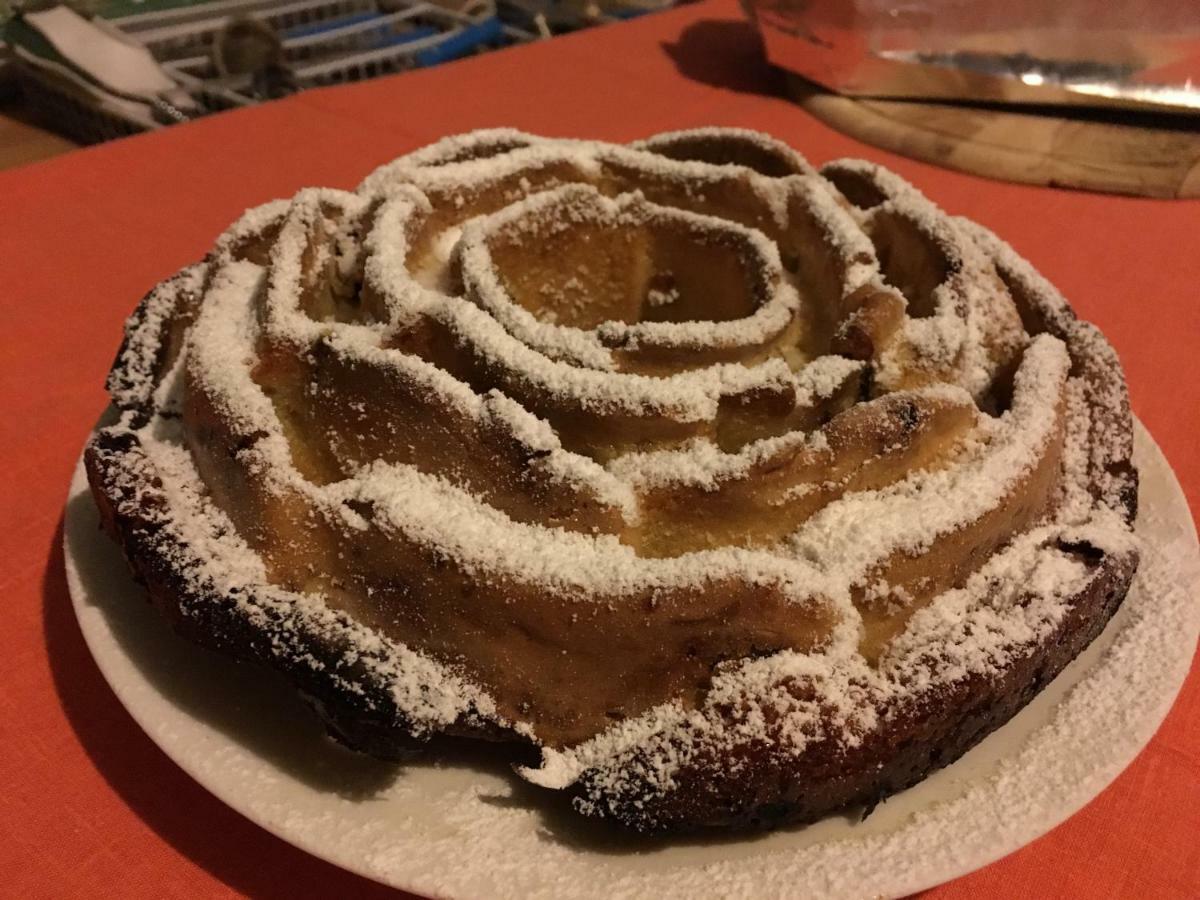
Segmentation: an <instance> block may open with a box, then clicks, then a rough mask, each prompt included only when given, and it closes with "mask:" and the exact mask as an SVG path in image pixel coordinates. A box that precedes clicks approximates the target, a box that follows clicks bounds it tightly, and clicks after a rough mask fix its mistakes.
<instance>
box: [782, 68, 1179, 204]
mask: <svg viewBox="0 0 1200 900" xmlns="http://www.w3.org/2000/svg"><path fill="white" fill-rule="evenodd" d="M788 88H789V92H790V93H791V95H792V97H793V99H795V100H796V101H797V102H798V103H799V104H800V105H801V106H802V107H804V109H806V110H808V112H810V113H812V115H814V116H816V117H817V118H818V119H820V120H821V121H822V122H824V123H826V124H827V125H830V126H831V127H833V128H836V129H838V130H839V131H842V132H844V133H846V134H848V135H850V136H851V137H854V138H857V139H858V140H860V141H863V142H865V143H868V144H871V145H873V146H876V147H881V148H883V149H884V150H890V151H892V152H893V153H900V154H902V155H904V156H911V157H913V158H914V159H919V160H923V161H924V162H930V163H935V164H936V165H940V166H946V167H947V168H950V169H958V170H960V171H963V172H972V173H974V174H976V175H985V176H987V177H990V178H997V179H1001V180H1004V181H1021V182H1026V183H1028V184H1045V185H1054V186H1057V187H1069V188H1078V189H1082V190H1089V191H1105V192H1108V193H1114V194H1134V195H1138V196H1143V197H1163V198H1189V197H1190V198H1195V197H1200V117H1186V116H1174V117H1166V116H1162V117H1160V116H1154V117H1149V116H1142V115H1132V116H1131V115H1123V120H1122V121H1119V122H1117V121H1106V120H1101V119H1100V118H1098V117H1097V116H1094V115H1091V114H1086V113H1081V114H1078V115H1076V116H1071V117H1060V116H1058V115H1054V114H1050V113H1043V112H1041V111H1039V112H1038V113H1026V112H1013V111H1011V110H1007V109H1005V110H999V109H987V108H979V107H971V106H960V105H954V104H948V103H925V102H913V101H899V100H860V99H854V98H851V97H843V96H841V95H839V94H832V93H829V92H828V91H825V90H823V89H821V88H818V87H817V86H815V85H813V84H812V83H811V82H809V81H806V80H804V79H802V78H799V77H798V76H794V75H789V76H788Z"/></svg>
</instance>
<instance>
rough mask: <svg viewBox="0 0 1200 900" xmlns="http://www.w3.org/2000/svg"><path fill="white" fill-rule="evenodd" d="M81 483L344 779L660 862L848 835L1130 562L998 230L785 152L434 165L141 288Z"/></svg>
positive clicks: (256, 219)
mask: <svg viewBox="0 0 1200 900" xmlns="http://www.w3.org/2000/svg"><path fill="white" fill-rule="evenodd" d="M109 387H110V392H111V394H112V398H113V403H114V405H115V406H116V408H117V409H118V410H119V412H120V421H119V422H118V424H116V425H114V426H112V427H108V428H104V429H103V430H101V431H100V432H99V433H98V434H97V435H96V437H95V438H94V440H93V441H92V442H91V444H90V445H89V447H88V449H87V452H86V462H87V468H88V473H89V477H90V480H91V484H92V488H93V492H94V494H95V497H96V500H97V503H98V504H99V506H100V509H101V511H102V517H103V520H104V522H105V524H106V527H107V528H108V529H109V530H110V531H111V532H112V533H113V534H114V535H115V536H116V537H117V538H118V539H119V541H120V542H121V544H122V545H123V547H124V549H125V553H126V555H127V556H128V558H129V561H130V563H131V565H132V567H133V569H134V571H135V573H136V574H137V575H138V576H139V578H140V579H141V580H142V581H144V582H145V584H146V586H147V589H148V592H149V595H150V598H151V599H152V600H153V602H154V603H155V605H156V606H158V607H159V608H160V609H162V610H163V611H164V612H165V613H166V614H167V615H168V616H169V617H170V618H171V620H172V621H173V624H174V625H175V626H176V628H177V629H178V630H179V631H180V632H182V633H183V634H184V635H186V636H188V637H189V638H191V639H193V640H196V641H198V642H200V643H203V644H205V645H207V646H210V647H216V648H219V649H221V650H224V651H227V652H229V653H231V654H233V655H235V656H237V657H239V658H243V659H252V660H257V661H260V662H264V663H266V664H268V665H270V666H272V667H274V668H276V669H278V670H281V671H282V672H284V673H285V674H286V675H287V676H288V677H289V678H290V679H291V680H292V681H293V682H294V683H295V685H296V686H297V687H298V688H299V690H301V691H302V692H303V693H304V695H305V696H306V697H308V698H310V700H311V701H312V703H313V705H314V706H315V707H316V708H317V709H318V710H319V712H320V713H321V714H322V715H323V716H324V717H325V720H326V722H327V723H328V726H329V728H330V730H331V732H332V733H334V734H335V735H336V736H338V737H339V738H340V739H342V740H343V741H345V742H346V743H348V744H349V745H351V746H353V747H356V748H359V749H362V750H364V751H366V752H369V753H373V754H377V755H382V756H400V755H403V754H404V753H407V752H409V751H411V750H412V749H414V748H415V747H419V746H421V745H422V744H423V743H425V742H427V741H428V739H429V738H431V737H433V736H435V735H440V734H446V735H456V736H470V737H478V738H483V739H487V740H499V741H511V742H517V743H520V744H523V745H525V746H527V747H528V748H531V750H532V751H533V752H532V753H531V754H530V758H529V760H528V765H523V766H520V767H518V772H519V774H520V775H521V776H522V777H524V778H526V779H528V780H529V781H531V782H533V783H535V784H538V785H542V786H544V787H546V788H553V789H559V790H562V791H566V792H567V794H568V795H569V796H570V797H572V798H573V800H574V804H575V807H576V808H577V809H578V810H579V811H581V812H583V813H585V814H588V815H592V816H598V817H604V818H609V819H612V820H615V821H618V822H620V823H623V824H626V825H629V826H633V827H635V828H639V829H644V830H668V829H686V828H697V827H707V826H742V827H744V826H762V825H770V824H774V823H778V822H783V821H798V820H810V819H813V818H816V817H819V816H821V815H823V814H825V813H828V812H830V811H832V810H835V809H839V808H842V807H845V806H847V805H850V804H864V803H865V804H869V803H873V802H875V801H876V800H878V799H879V798H880V797H882V796H885V795H887V794H889V793H891V792H894V791H896V790H899V789H902V788H903V787H905V786H907V785H909V784H912V783H913V782H915V781H917V780H919V779H920V778H922V777H923V776H924V775H925V774H926V773H928V772H929V771H931V770H932V769H934V768H937V767H938V766H941V765H944V764H946V763H948V762H950V761H952V760H954V759H955V758H957V757H958V756H959V755H960V754H961V753H963V752H964V751H965V750H966V749H967V748H968V747H970V746H971V745H972V744H974V743H975V742H976V741H978V740H979V739H980V738H981V737H983V736H984V735H986V734H987V733H988V732H989V731H991V730H992V729H993V728H995V727H996V726H998V725H1000V724H1001V723H1003V722H1004V721H1006V720H1007V719H1008V718H1009V717H1010V716H1011V715H1012V714H1013V713H1015V712H1016V711H1017V710H1018V709H1020V708H1021V706H1023V705H1024V704H1025V703H1026V702H1027V701H1028V700H1029V699H1030V698H1031V697H1033V696H1034V695H1035V694H1036V693H1037V692H1038V690H1039V689H1040V688H1041V687H1042V686H1043V685H1044V684H1045V683H1046V682H1047V681H1048V680H1049V679H1051V678H1052V677H1053V676H1054V675H1055V673H1056V672H1057V671H1058V670H1059V669H1061V668H1062V667H1063V666H1064V665H1065V664H1066V663H1067V662H1068V661H1069V660H1070V659H1072V658H1073V657H1074V656H1075V655H1076V654H1077V653H1078V652H1079V651H1080V650H1081V649H1082V648H1083V647H1084V646H1086V645H1087V644H1088V642H1089V641H1091V640H1092V638H1093V637H1095V636H1096V635H1097V634H1098V633H1099V631H1100V630H1101V629H1102V628H1103V626H1104V624H1105V622H1106V621H1107V619H1108V618H1109V616H1110V615H1111V614H1112V613H1113V611H1114V610H1115V609H1116V607H1117V606H1118V605H1119V603H1120V602H1121V600H1122V598H1123V597H1124V595H1125V592H1126V590H1127V588H1128V585H1129V582H1130V579H1131V577H1132V574H1133V571H1134V568H1135V567H1136V564H1137V553H1136V549H1135V543H1134V539H1133V535H1132V532H1131V528H1130V523H1131V522H1132V520H1133V515H1134V507H1135V503H1136V493H1137V476H1136V472H1135V471H1134V469H1133V467H1132V465H1131V462H1130V455H1131V451H1132V439H1131V424H1130V414H1129V408H1128V399H1127V395H1126V391H1125V386H1124V380H1123V377H1122V374H1121V370H1120V367H1119V365H1118V363H1117V360H1116V357H1115V355H1114V353H1113V351H1112V349H1111V348H1110V347H1109V345H1108V344H1107V343H1106V342H1105V340H1104V339H1103V337H1102V336H1101V335H1100V334H1099V332H1098V331H1097V330H1096V329H1095V328H1093V327H1092V326H1090V325H1088V324H1086V323H1082V322H1079V321H1077V320H1076V319H1075V317H1074V315H1073V314H1072V312H1071V310H1070V308H1069V307H1068V306H1067V304H1066V303H1065V302H1064V301H1063V299H1062V298H1061V297H1060V296H1059V295H1058V293H1057V292H1056V291H1055V290H1054V289H1053V288H1052V287H1051V286H1050V285H1049V284H1047V283H1046V282H1045V281H1044V280H1043V279H1042V278H1041V277H1039V276H1038V275H1037V273H1036V272H1034V271H1033V269H1032V268H1031V267H1030V266H1029V265H1028V264H1027V263H1025V262H1024V261H1022V260H1021V259H1020V258H1019V257H1017V256H1016V254H1014V253H1013V251H1012V250H1011V249H1009V248H1008V247H1007V246H1006V245H1005V244H1003V243H1002V242H1001V241H1000V240H999V239H997V238H996V237H994V236H993V235H992V234H990V233H989V232H987V231H986V230H985V229H983V228H981V227H980V226H978V225H974V224H972V223H970V222H968V221H965V220H961V219H956V218H952V217H949V216H947V215H945V214H944V213H942V212H941V211H940V210H938V209H937V208H936V207H935V206H934V205H933V204H931V203H930V202H929V201H928V200H926V199H925V198H924V197H922V196H921V195H920V194H919V193H918V192H917V191H916V190H915V189H914V188H912V187H911V186H909V185H908V184H906V183H905V182H903V181H902V180H900V179H899V178H897V177H896V176H894V175H892V174H890V173H888V172H886V171H885V170H882V169H880V168H878V167H876V166H873V165H870V164H868V163H864V162H859V161H848V160H842V161H838V162H833V163H830V164H828V165H826V166H824V167H823V168H822V169H821V170H820V171H817V170H814V169H813V168H812V167H810V166H809V165H808V163H806V162H805V161H804V159H802V158H801V157H800V156H799V155H797V154H796V153H795V152H794V151H792V150H791V149H790V148H788V147H786V146H784V145H782V144H780V143H778V142H777V141H774V140H772V139H770V138H768V137H766V136H763V135H758V134H752V133H748V132H742V131H735V130H724V129H705V130H698V131H690V132H680V133H673V134H665V135H660V136H658V137H655V138H651V139H649V140H647V141H643V142H640V143H637V144H634V145H631V146H616V145H610V144H601V143H595V142H583V141H568V140H547V139H542V138H537V137H532V136H530V135H526V134H521V133H518V132H515V131H509V130H499V131H487V132H477V133H474V134H470V135H466V136H462V137H456V138H450V139H447V140H444V141H441V142H440V143H437V144H435V145H433V146H431V147H428V148H425V149H424V150H421V151H418V152H416V153H413V154H411V155H409V156H406V157H402V158H401V159H399V160H397V161H395V162H393V163H391V164H389V165H387V166H384V167H383V168H381V169H379V170H378V171H376V172H375V173H373V174H372V175H371V176H370V177H369V178H367V180H366V181H365V182H364V183H363V184H362V186H361V187H360V188H359V189H358V190H357V191H356V192H354V193H347V192H343V191H335V190H306V191H302V192H301V193H300V194H298V195H297V196H296V197H295V198H293V199H292V200H291V201H286V202H276V203H271V204H268V205H266V206H264V207H260V208H258V209H255V210H252V211H250V212H248V213H247V214H246V215H245V216H243V218H242V219H241V220H239V221H238V222H237V223H236V224H235V225H234V226H233V227H232V228H231V229H230V230H229V231H228V232H226V234H224V235H223V236H222V237H221V238H220V240H219V241H218V242H217V244H216V247H215V248H214V250H213V251H212V253H211V254H210V255H209V256H208V258H207V259H206V260H205V261H204V262H202V263H199V264H197V265H195V266H192V267H189V268H187V269H185V270H184V271H183V272H181V273H179V274H178V275H177V276H175V277H174V278H172V279H170V280H168V281H166V282H164V283H163V284H161V285H159V286H158V287H157V288H155V289H154V290H153V291H152V292H151V293H150V294H149V296H147V298H146V299H145V300H144V301H143V303H142V304H141V306H140V307H139V309H138V311H137V312H136V313H135V314H134V316H133V318H132V319H131V320H130V323H129V326H128V329H127V335H126V341H125V344H124V346H123V347H122V349H121V351H120V353H119V355H118V358H117V361H116V364H115V366H114V368H113V371H112V374H111V376H110V381H109Z"/></svg>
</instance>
